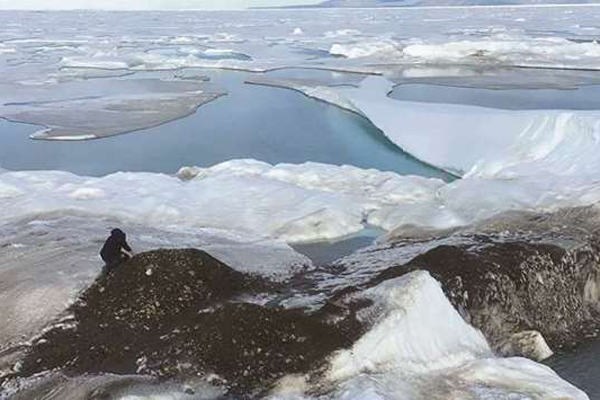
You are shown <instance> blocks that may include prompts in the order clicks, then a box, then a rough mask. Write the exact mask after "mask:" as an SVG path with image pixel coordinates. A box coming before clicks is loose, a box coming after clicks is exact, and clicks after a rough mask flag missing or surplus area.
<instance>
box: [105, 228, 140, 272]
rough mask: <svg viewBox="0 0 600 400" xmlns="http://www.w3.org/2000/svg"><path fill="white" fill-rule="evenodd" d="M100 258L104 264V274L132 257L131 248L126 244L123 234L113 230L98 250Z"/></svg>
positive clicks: (120, 231)
mask: <svg viewBox="0 0 600 400" xmlns="http://www.w3.org/2000/svg"><path fill="white" fill-rule="evenodd" d="M100 257H102V260H103V261H104V262H105V263H106V266H105V267H104V269H105V271H106V272H111V271H113V270H114V269H115V268H117V267H118V266H120V265H121V264H123V263H125V262H126V261H128V260H129V259H130V258H131V257H133V253H132V250H131V247H129V245H128V244H127V237H126V235H125V232H123V231H122V230H120V229H118V228H117V229H113V230H112V231H111V232H110V237H109V238H108V239H106V243H104V246H102V250H100Z"/></svg>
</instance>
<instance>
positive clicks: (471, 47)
mask: <svg viewBox="0 0 600 400" xmlns="http://www.w3.org/2000/svg"><path fill="white" fill-rule="evenodd" d="M403 53H404V55H406V56H409V57H411V58H414V59H417V60H418V61H425V62H443V63H461V62H463V63H481V62H482V61H485V62H495V63H500V64H503V65H515V66H530V67H531V66H540V67H544V66H552V67H559V68H590V69H597V68H598V65H599V64H598V62H599V61H600V44H598V43H597V42H596V41H592V42H587V43H575V42H573V41H570V40H568V39H564V38H557V37H553V38H543V37H542V38H535V37H534V38H531V37H523V36H510V35H506V34H502V35H496V36H492V37H490V38H486V39H485V40H460V41H453V42H446V43H440V44H429V43H422V44H411V45H408V46H406V47H405V48H404V49H403Z"/></svg>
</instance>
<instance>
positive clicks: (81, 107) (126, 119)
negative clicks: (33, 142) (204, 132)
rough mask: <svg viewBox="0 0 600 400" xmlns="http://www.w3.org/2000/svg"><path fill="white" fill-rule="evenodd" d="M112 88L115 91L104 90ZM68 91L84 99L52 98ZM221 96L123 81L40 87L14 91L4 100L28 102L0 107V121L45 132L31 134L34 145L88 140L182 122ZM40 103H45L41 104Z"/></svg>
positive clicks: (182, 85)
mask: <svg viewBox="0 0 600 400" xmlns="http://www.w3.org/2000/svg"><path fill="white" fill-rule="evenodd" d="M111 86H112V87H115V86H117V87H118V88H117V89H107V88H110V87H111ZM70 87H74V90H77V91H82V92H83V93H82V94H85V95H84V96H77V97H73V98H64V99H60V98H56V97H55V96H56V93H63V90H69V88H70ZM28 95H29V96H32V97H27V96H28ZM222 95H224V93H222V92H217V91H210V90H207V89H206V88H205V87H204V86H203V85H202V83H200V82H195V81H190V80H188V81H185V82H180V81H161V80H158V79H124V80H121V81H117V82H114V81H113V82H111V83H110V84H108V83H107V84H106V85H102V86H100V87H98V86H94V85H91V84H87V87H86V84H85V83H81V84H78V85H67V84H65V85H62V86H61V85H45V86H43V87H39V88H36V90H23V89H21V90H16V91H14V92H13V94H12V95H9V96H12V97H13V98H18V99H19V100H25V99H28V100H25V101H18V102H17V101H12V102H7V103H5V104H4V106H0V116H3V117H4V118H7V119H10V120H12V121H16V122H26V123H30V124H36V125H41V126H45V127H47V128H45V129H42V130H40V131H38V132H37V133H35V134H33V135H32V138H33V139H46V140H88V139H96V138H101V137H106V136H112V135H117V134H121V133H127V132H132V131H136V130H140V129H144V128H149V127H152V126H156V125H160V124H163V123H166V122H169V121H172V120H175V119H178V118H182V117H185V116H187V115H190V114H192V113H194V112H195V111H196V109H197V108H198V107H200V106H201V105H203V104H206V103H208V102H211V101H213V100H215V99H217V98H219V97H220V96H222ZM63 96H65V95H64V94H63ZM45 97H46V98H48V97H50V98H49V99H48V100H44V98H45Z"/></svg>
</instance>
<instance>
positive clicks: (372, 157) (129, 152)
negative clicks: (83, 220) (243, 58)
mask: <svg viewBox="0 0 600 400" xmlns="http://www.w3.org/2000/svg"><path fill="white" fill-rule="evenodd" d="M204 73H205V74H207V75H208V76H210V78H211V80H212V81H213V83H214V84H215V85H216V86H217V87H219V88H223V89H225V90H227V91H228V92H229V95H228V96H225V97H222V98H220V99H218V100H216V101H214V102H212V103H210V104H207V105H205V106H203V107H201V108H200V109H199V110H198V111H197V112H196V113H195V114H193V115H191V116H189V117H186V118H182V119H179V120H177V121H174V122H170V123H167V124H164V125H161V126H159V127H154V128H150V129H146V130H142V131H138V132H134V133H130V134H126V135H119V136H114V137H111V138H106V139H101V140H92V141H85V142H44V141H33V140H31V139H29V138H28V135H29V134H31V133H33V132H35V131H37V130H39V129H40V128H39V127H35V126H31V125H26V124H14V123H9V122H7V121H0V166H1V167H3V168H6V169H10V170H38V169H52V170H54V169H59V170H66V171H71V172H74V173H77V174H81V175H91V176H102V175H105V174H109V173H112V172H116V171H149V172H163V173H175V172H177V171H178V170H179V168H180V167H181V166H185V165H196V166H202V167H208V166H212V165H215V164H218V163H220V162H223V161H228V160H231V159H243V158H252V159H257V160H261V161H266V162H268V163H271V164H276V163H282V162H287V163H302V162H306V161H315V162H323V163H330V164H337V165H343V164H347V165H354V166H357V167H361V168H375V169H378V170H382V171H394V172H397V173H400V174H403V175H408V174H411V175H421V176H428V177H439V178H442V179H446V180H450V179H452V177H451V176H450V175H449V174H446V173H444V172H442V171H440V170H438V169H436V168H433V167H430V166H428V165H426V164H423V163H421V162H420V161H418V160H416V159H415V158H414V157H412V156H410V155H409V154H407V153H405V152H403V151H402V150H400V149H399V148H398V147H397V146H395V145H394V144H393V143H392V142H390V141H389V140H388V139H387V138H386V137H385V136H384V135H383V134H382V133H381V132H379V131H378V130H377V129H376V128H375V127H374V126H373V125H371V124H370V123H369V122H368V121H367V120H365V119H364V118H362V117H360V116H357V115H354V114H353V113H350V112H348V111H344V110H341V109H339V108H337V107H334V106H332V105H328V104H325V103H322V102H319V101H315V100H312V99H309V98H307V97H305V96H303V95H302V94H300V93H296V92H294V91H290V90H285V89H277V88H269V87H261V86H255V85H247V84H244V80H245V79H247V78H248V77H251V76H252V74H249V73H243V72H232V71H204ZM309 73H310V74H311V75H313V76H315V75H321V76H323V75H324V74H333V73H331V72H326V71H309ZM169 74H171V75H173V73H154V74H143V75H141V74H138V75H137V76H145V77H147V76H149V75H150V76H163V77H168V76H169ZM335 76H340V74H337V73H336V75H335ZM134 77H135V76H134ZM131 78H132V77H128V78H125V79H131ZM97 82H98V84H102V81H101V80H98V81H97ZM74 112H76V111H74Z"/></svg>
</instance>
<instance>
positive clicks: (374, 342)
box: [327, 271, 588, 400]
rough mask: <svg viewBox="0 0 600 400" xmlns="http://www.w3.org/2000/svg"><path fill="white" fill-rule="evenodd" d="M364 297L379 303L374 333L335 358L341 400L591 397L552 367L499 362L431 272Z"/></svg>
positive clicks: (389, 283)
mask: <svg viewBox="0 0 600 400" xmlns="http://www.w3.org/2000/svg"><path fill="white" fill-rule="evenodd" d="M360 296H364V297H365V298H368V299H370V300H372V301H373V302H374V305H373V306H372V307H371V309H370V310H371V313H372V314H371V313H369V312H368V311H367V312H366V313H365V312H364V311H361V312H362V313H363V314H362V316H363V318H366V319H367V320H368V318H369V317H371V316H372V317H373V319H374V320H373V321H371V322H372V324H373V325H372V328H371V329H370V330H369V331H368V332H367V333H366V334H365V335H364V336H362V337H361V338H360V339H359V340H358V341H357V342H356V343H355V344H354V345H353V346H352V348H351V349H348V350H343V351H340V352H339V353H338V354H337V355H336V356H335V357H334V359H333V360H332V362H331V367H330V370H329V372H328V375H327V379H328V380H330V381H332V382H335V384H336V386H337V390H336V392H337V396H335V397H336V398H340V399H359V398H360V399H407V400H408V399H411V400H417V399H467V398H490V399H491V398H493V399H531V398H535V399H587V398H588V397H587V396H586V395H585V393H583V392H582V391H580V390H579V389H577V388H575V387H573V386H571V385H570V384H568V383H567V382H565V381H563V380H562V379H560V378H559V377H558V376H557V375H556V374H555V373H554V372H553V371H552V370H551V369H550V368H548V367H545V366H542V365H540V364H536V363H534V362H532V361H530V360H526V359H522V358H508V359H501V358H496V357H495V356H494V355H493V354H492V352H491V350H490V349H489V347H488V344H487V343H486V341H485V339H484V337H483V335H482V334H481V332H479V331H477V330H475V329H474V328H473V327H471V326H469V325H468V324H467V323H465V322H464V320H463V319H462V317H461V316H460V315H459V314H458V312H457V311H456V310H455V309H454V308H453V307H452V306H451V305H450V303H449V302H448V299H447V298H446V297H445V296H444V293H443V292H442V290H441V287H440V285H439V283H438V282H436V281H435V280H434V279H433V278H431V276H430V275H429V274H428V273H427V272H420V271H419V272H414V273H411V274H408V275H405V276H404V277H401V278H396V279H393V280H389V281H386V282H384V283H382V284H380V285H378V286H376V287H374V288H372V289H369V290H367V291H366V292H364V293H363V294H361V295H360Z"/></svg>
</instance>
